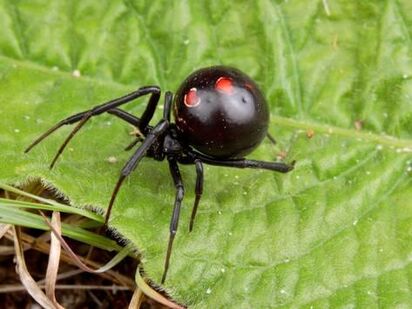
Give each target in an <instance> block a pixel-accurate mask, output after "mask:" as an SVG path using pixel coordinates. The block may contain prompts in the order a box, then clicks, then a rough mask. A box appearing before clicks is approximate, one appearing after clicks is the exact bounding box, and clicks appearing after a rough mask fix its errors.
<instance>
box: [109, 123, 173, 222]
mask: <svg viewBox="0 0 412 309" xmlns="http://www.w3.org/2000/svg"><path fill="white" fill-rule="evenodd" d="M168 128H169V122H168V121H166V120H161V121H160V122H159V123H158V124H157V125H156V126H155V127H154V128H153V130H152V131H150V132H149V133H148V134H147V136H146V138H145V139H144V141H143V143H142V144H141V145H140V146H139V148H137V149H136V151H135V153H134V154H133V155H132V156H131V157H130V159H129V161H127V163H126V164H125V165H124V167H123V169H122V171H121V172H120V177H119V179H118V180H117V183H116V186H115V188H114V190H113V193H112V197H111V199H110V202H109V206H108V207H107V211H106V216H105V220H104V225H106V226H107V223H108V221H109V218H110V213H111V211H112V207H113V204H114V201H115V199H116V196H117V193H118V192H119V189H120V187H121V186H122V184H123V181H124V180H125V178H126V177H127V176H129V175H130V173H131V172H133V170H134V169H135V168H136V167H137V165H138V164H139V162H140V161H141V159H142V158H143V157H144V156H145V155H146V153H147V150H148V149H149V148H150V146H152V145H153V143H154V142H155V141H156V140H157V139H158V138H159V136H161V135H162V134H163V133H164V132H165V131H166V130H167V129H168Z"/></svg>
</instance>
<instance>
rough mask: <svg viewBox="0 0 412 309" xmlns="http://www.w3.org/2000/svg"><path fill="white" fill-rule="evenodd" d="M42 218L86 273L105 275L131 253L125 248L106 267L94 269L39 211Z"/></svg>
mask: <svg viewBox="0 0 412 309" xmlns="http://www.w3.org/2000/svg"><path fill="white" fill-rule="evenodd" d="M39 213H40V214H41V216H42V217H43V218H44V220H45V222H46V223H47V225H48V226H49V227H50V229H51V231H52V233H53V235H54V236H56V237H57V239H58V240H59V241H60V244H61V246H62V247H63V248H64V249H65V250H66V251H67V253H68V254H69V255H70V256H71V257H72V258H73V262H74V263H75V264H76V265H77V266H78V267H79V268H81V269H83V270H84V271H87V272H89V273H94V274H97V273H103V272H106V271H108V270H109V269H111V268H112V267H114V266H115V265H116V264H117V263H119V262H120V261H121V260H122V259H124V258H125V257H126V256H127V255H128V254H129V253H130V251H131V249H127V248H124V249H123V250H121V251H120V252H119V253H117V254H116V256H115V257H114V258H113V259H111V260H110V261H109V262H108V263H106V265H104V266H102V267H100V268H98V269H93V268H90V267H89V266H87V265H86V264H84V263H83V262H82V261H81V259H80V258H79V257H78V256H77V255H76V253H74V252H73V250H72V249H71V248H70V246H69V245H68V244H67V242H66V241H65V240H64V239H63V237H62V236H61V234H59V233H58V232H57V231H56V229H55V228H54V227H53V225H52V224H51V223H50V221H49V219H47V217H46V216H45V215H44V213H43V212H41V211H39Z"/></svg>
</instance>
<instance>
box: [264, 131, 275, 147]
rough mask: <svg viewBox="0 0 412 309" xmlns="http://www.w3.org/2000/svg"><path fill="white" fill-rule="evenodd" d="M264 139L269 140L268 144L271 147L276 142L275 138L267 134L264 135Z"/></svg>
mask: <svg viewBox="0 0 412 309" xmlns="http://www.w3.org/2000/svg"><path fill="white" fill-rule="evenodd" d="M266 137H267V138H268V139H269V140H270V142H271V143H272V144H273V145H276V140H275V138H274V137H273V136H272V135H270V133H269V132H268V133H267V134H266Z"/></svg>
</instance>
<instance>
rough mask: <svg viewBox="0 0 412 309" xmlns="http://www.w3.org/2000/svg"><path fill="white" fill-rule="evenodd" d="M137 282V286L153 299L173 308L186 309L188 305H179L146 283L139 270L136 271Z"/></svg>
mask: <svg viewBox="0 0 412 309" xmlns="http://www.w3.org/2000/svg"><path fill="white" fill-rule="evenodd" d="M136 284H137V287H138V288H139V289H140V290H142V292H143V293H144V294H145V295H146V296H147V297H150V298H151V299H153V300H155V301H157V302H158V303H160V304H162V305H165V306H168V307H170V308H172V309H185V308H186V307H183V306H181V305H178V304H176V303H174V302H172V301H170V300H168V299H167V298H165V297H164V296H163V295H162V294H160V293H159V292H157V291H156V290H154V289H153V288H152V287H151V286H150V285H148V284H147V283H146V281H145V280H144V279H143V278H142V276H141V275H140V272H139V270H137V271H136Z"/></svg>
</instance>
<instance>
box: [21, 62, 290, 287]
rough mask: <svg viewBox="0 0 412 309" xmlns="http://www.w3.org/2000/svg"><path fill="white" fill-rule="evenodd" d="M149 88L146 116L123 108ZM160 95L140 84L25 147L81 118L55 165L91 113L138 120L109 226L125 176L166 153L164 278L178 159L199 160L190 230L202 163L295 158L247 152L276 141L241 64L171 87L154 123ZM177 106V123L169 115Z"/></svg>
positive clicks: (241, 164)
mask: <svg viewBox="0 0 412 309" xmlns="http://www.w3.org/2000/svg"><path fill="white" fill-rule="evenodd" d="M148 94H149V95H150V99H149V102H148V104H147V107H146V109H145V111H144V112H143V115H142V117H141V118H137V117H135V116H133V115H131V114H129V113H127V112H126V111H124V110H121V109H119V108H118V107H119V106H120V105H122V104H125V103H128V102H130V101H132V100H134V99H136V98H138V97H141V96H144V95H148ZM159 98H160V88H159V87H158V86H147V87H142V88H139V89H138V90H136V91H134V92H132V93H130V94H127V95H125V96H123V97H120V98H117V99H114V100H112V101H109V102H106V103H103V104H101V105H98V106H95V107H93V108H92V109H90V110H87V111H85V112H81V113H78V114H75V115H73V116H70V117H68V118H66V119H63V120H62V121H60V122H59V123H57V124H56V125H55V126H53V127H52V128H50V129H49V130H48V131H46V132H45V133H44V134H43V135H41V136H40V137H39V138H38V139H36V140H35V141H34V142H33V143H32V144H31V145H30V146H29V147H28V148H27V149H26V150H25V152H28V151H30V150H31V149H32V148H33V147H34V146H35V145H37V144H38V143H39V142H41V141H42V140H43V139H44V138H46V137H47V136H49V135H50V134H51V133H52V132H54V131H56V130H57V129H58V128H60V127H62V126H63V125H68V124H74V123H77V125H76V126H75V127H74V129H73V130H72V132H71V133H70V135H69V136H68V137H67V138H66V140H65V141H64V142H63V144H62V145H61V146H60V148H59V150H58V152H57V154H56V155H55V157H54V159H53V161H52V163H51V165H50V168H52V167H53V166H54V164H55V163H56V160H57V159H58V157H59V156H60V154H61V153H62V152H63V150H64V148H65V147H66V146H67V144H68V143H69V141H70V140H71V139H72V138H73V136H74V135H75V134H76V133H77V131H79V130H80V128H81V127H82V126H83V125H84V124H85V123H86V122H87V121H88V120H89V119H90V118H91V117H93V116H97V115H100V114H102V113H105V112H107V113H110V114H113V115H115V116H117V117H119V118H121V119H123V120H124V121H126V122H128V123H129V124H132V125H133V126H135V127H136V128H137V129H138V131H139V134H138V136H137V138H136V140H135V141H134V142H133V143H132V144H131V145H130V146H128V147H127V148H126V149H131V148H133V147H134V146H135V145H136V144H137V143H138V142H142V144H141V145H140V146H139V147H138V148H137V149H136V150H135V152H134V154H133V155H132V156H131V157H130V159H129V160H128V161H127V163H126V164H125V166H124V167H123V169H122V170H121V173H120V177H119V180H118V181H117V183H116V186H115V188H114V191H113V193H112V196H111V199H110V203H109V206H108V208H107V212H106V217H105V226H107V223H108V220H109V217H110V212H111V209H112V206H113V203H114V201H115V199H116V196H117V193H118V192H119V189H120V187H121V185H122V183H123V181H124V180H125V178H126V177H127V176H128V175H129V174H130V173H131V172H132V171H133V170H134V169H135V168H136V167H137V165H138V164H139V162H140V160H141V159H142V158H143V157H145V156H147V157H151V158H153V159H155V160H158V161H162V160H164V159H165V158H166V159H167V160H168V163H169V169H170V173H171V175H172V178H173V182H174V185H175V187H176V197H175V202H174V208H173V213H172V218H171V222H170V236H169V243H168V247H167V253H166V258H165V265H164V271H163V276H162V281H161V282H162V283H164V281H165V279H166V274H167V271H168V269H169V260H170V255H171V252H172V245H173V240H174V238H175V235H176V231H177V226H178V222H179V214H180V207H181V203H182V200H183V195H184V188H183V182H182V178H181V176H180V171H179V166H178V163H180V164H194V165H195V166H196V173H197V177H196V187H195V195H196V197H195V201H194V206H193V210H192V215H191V219H190V225H189V230H190V231H191V230H192V229H193V223H194V219H195V216H196V211H197V208H198V205H199V200H200V197H201V195H202V192H203V163H206V164H211V165H218V166H228V167H236V168H257V169H267V170H272V171H277V172H281V173H287V172H289V171H291V170H292V169H293V166H294V161H293V162H292V163H291V164H285V163H281V162H264V161H256V160H247V159H245V158H244V156H245V155H247V154H249V153H250V152H251V151H252V150H254V149H255V148H256V147H257V146H258V145H259V144H260V143H261V142H262V140H263V139H264V138H265V137H266V136H267V137H268V138H269V139H270V140H271V141H272V142H275V141H274V139H273V138H272V137H271V136H270V135H269V134H268V132H267V130H268V124H269V111H268V106H267V103H266V101H265V99H264V97H263V95H262V93H261V91H260V90H259V88H258V87H257V85H256V84H255V82H254V81H253V80H252V79H250V78H249V77H248V76H247V75H246V74H244V73H242V72H241V71H239V70H237V69H234V68H231V67H226V66H214V67H209V68H203V69H200V70H197V71H195V72H194V73H192V74H191V75H190V76H189V77H187V78H186V80H185V81H184V82H183V83H182V84H181V86H180V87H179V89H178V91H177V93H176V96H175V98H174V104H173V103H172V102H173V95H172V93H171V92H169V91H168V92H166V93H165V101H164V110H163V117H162V119H161V120H160V121H159V122H158V123H157V124H156V125H155V126H150V125H149V122H150V120H151V119H152V117H153V114H154V112H155V110H156V106H157V104H158V101H159ZM172 106H173V107H172ZM172 108H173V114H174V118H175V123H172V122H171V121H170V114H171V111H172Z"/></svg>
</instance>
